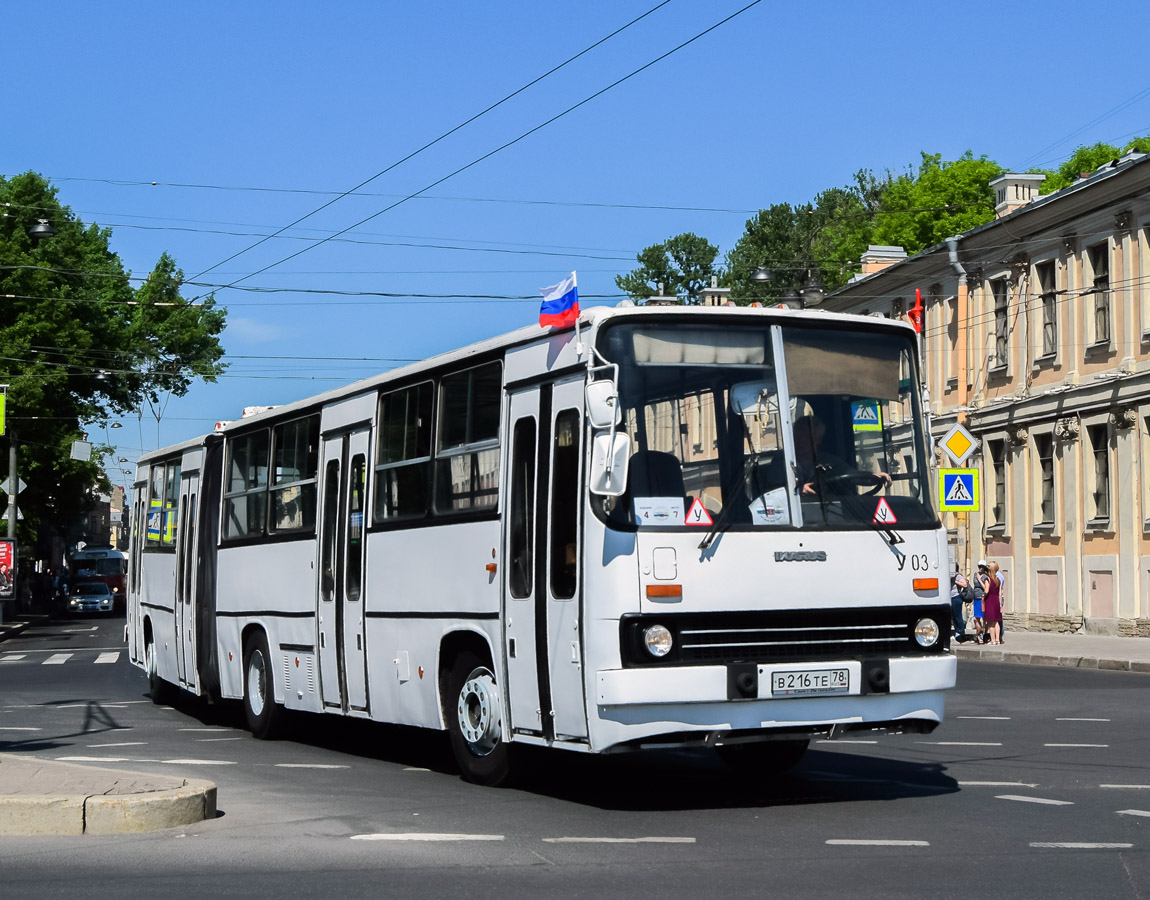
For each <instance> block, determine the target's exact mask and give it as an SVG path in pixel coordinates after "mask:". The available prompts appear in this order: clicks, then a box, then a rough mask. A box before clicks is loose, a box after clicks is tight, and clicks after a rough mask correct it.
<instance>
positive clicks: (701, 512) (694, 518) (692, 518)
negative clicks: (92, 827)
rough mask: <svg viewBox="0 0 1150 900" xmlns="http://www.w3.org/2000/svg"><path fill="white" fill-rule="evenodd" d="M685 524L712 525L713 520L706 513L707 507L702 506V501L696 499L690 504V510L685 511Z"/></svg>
mask: <svg viewBox="0 0 1150 900" xmlns="http://www.w3.org/2000/svg"><path fill="white" fill-rule="evenodd" d="M687 524H688V525H714V524H715V520H714V519H712V518H711V514H710V513H709V512H707V507H705V506H703V501H702V500H700V499H699V498H698V497H696V498H695V500H694V502H693V503H692V504H691V508H690V509H689V510H687Z"/></svg>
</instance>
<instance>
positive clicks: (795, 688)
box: [771, 669, 851, 697]
mask: <svg viewBox="0 0 1150 900" xmlns="http://www.w3.org/2000/svg"><path fill="white" fill-rule="evenodd" d="M850 687H851V681H850V671H849V670H847V669H801V670H798V671H795V672H772V673H771V696H773V697H801V696H810V695H812V694H847V693H850Z"/></svg>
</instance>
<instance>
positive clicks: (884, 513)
mask: <svg viewBox="0 0 1150 900" xmlns="http://www.w3.org/2000/svg"><path fill="white" fill-rule="evenodd" d="M897 521H898V519H896V518H895V516H894V510H892V509H891V508H890V504H889V503H887V502H886V497H881V498H879V501H878V506H876V507H875V508H874V522H875V524H876V525H894V524H895V523H896V522H897Z"/></svg>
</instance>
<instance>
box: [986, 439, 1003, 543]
mask: <svg viewBox="0 0 1150 900" xmlns="http://www.w3.org/2000/svg"><path fill="white" fill-rule="evenodd" d="M986 449H987V453H988V455H989V456H990V474H991V478H992V479H993V487H992V490H993V491H994V494H993V498H992V502H991V506H990V524H991V526H992V527H996V528H1004V527H1005V526H1006V441H987V442H986Z"/></svg>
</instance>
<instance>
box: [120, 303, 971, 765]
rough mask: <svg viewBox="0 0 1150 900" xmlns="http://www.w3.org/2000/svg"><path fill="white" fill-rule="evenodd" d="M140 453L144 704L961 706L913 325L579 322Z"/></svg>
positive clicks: (467, 735)
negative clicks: (148, 695) (947, 701)
mask: <svg viewBox="0 0 1150 900" xmlns="http://www.w3.org/2000/svg"><path fill="white" fill-rule="evenodd" d="M579 326H580V328H579V330H575V329H572V328H567V329H556V330H551V331H543V332H541V331H540V330H539V329H538V328H537V327H532V328H526V329H522V330H520V331H517V332H514V333H511V334H509V335H505V336H503V337H500V338H496V339H493V340H489V341H485V342H482V343H478V344H474V345H472V346H469V347H466V348H464V349H462V350H459V351H456V352H452V353H447V354H444V355H442V356H438V357H435V358H433V359H430V360H427V361H424V362H421V363H417V364H414V365H409V366H405V367H403V368H400V369H396V370H394V371H392V372H389V373H387V374H385V375H381V376H379V377H377V378H372V379H368V380H366V381H362V382H358V383H356V384H353V385H350V386H348V387H346V388H343V389H340V390H335V391H331V392H329V393H326V394H322V395H320V396H318V397H313V398H311V399H308V400H302V401H300V402H298V403H291V404H288V405H285V406H281V407H277V408H274V409H270V410H266V411H261V412H259V413H257V414H256V415H253V416H251V417H250V418H245V419H242V420H239V421H235V422H228V423H221V425H219V426H218V427H217V429H216V431H215V432H214V433H212V434H209V435H206V436H204V437H202V438H198V439H195V440H191V441H187V442H185V443H183V444H179V445H177V446H174V447H170V448H167V449H164V450H159V451H156V452H153V453H148V454H145V455H144V456H143V457H141V459H140V463H139V469H138V473H137V478H136V484H135V487H136V491H135V496H136V498H137V499H136V505H135V509H134V513H133V530H134V537H133V539H132V542H131V560H130V579H129V581H130V584H129V616H128V621H129V644H130V655H131V658H132V660H133V661H134V662H135V663H136V664H138V665H140V666H141V667H144V668H145V669H146V670H147V672H148V675H149V679H150V684H151V688H152V693H153V697H154V698H156V699H159V698H160V697H161V695H162V694H164V693H166V692H168V691H169V690H170V689H171V688H172V687H174V686H177V685H178V686H179V687H180V688H183V689H185V690H187V691H190V692H191V693H193V694H198V695H204V694H207V695H211V696H215V697H224V698H237V699H239V698H242V699H243V701H244V708H245V711H246V716H247V721H248V724H249V726H250V728H251V730H252V731H253V732H254V733H255V734H256V735H257V736H261V737H263V736H267V735H269V734H271V733H272V732H273V731H274V729H275V727H276V724H277V721H278V719H279V717H280V716H281V715H282V712H283V710H284V709H292V710H305V711H308V712H312V713H332V714H338V715H348V716H357V717H363V718H367V719H373V720H377V721H380V722H390V723H399V724H407V725H416V726H422V727H426V728H433V729H441V730H444V729H445V730H447V731H448V732H449V733H450V737H451V742H452V746H453V748H454V750H455V754H456V757H457V759H458V761H459V764H460V767H461V769H462V771H463V773H464V775H465V777H467V778H469V779H471V780H473V781H476V782H480V783H487V784H495V783H498V782H499V781H500V780H502V779H503V778H504V777H505V775H506V774H507V772H508V768H509V752H510V745H511V744H515V743H523V744H534V745H544V746H553V747H558V748H565V749H568V750H573V751H584V752H593V753H603V752H613V751H619V750H632V749H640V748H644V747H652V746H662V747H666V746H710V747H714V748H716V749H717V750H718V751H719V753H720V754H721V755H722V756H723V757H724V758H725V759H727V760H728V761H729V762H731V763H732V764H735V765H739V764H751V765H754V766H756V767H758V768H759V770H760V771H761V770H762V767H764V766H765V767H768V768H772V767H773V769H774V770H776V771H777V770H781V769H783V768H785V767H787V766H789V765H792V764H793V763H794V762H795V761H797V760H798V759H799V757H800V756H801V755H802V753H803V751H804V750H805V749H806V746H807V744H808V742H809V740H810V739H811V738H812V737H816V736H821V737H832V738H833V737H838V736H841V735H843V734H845V733H848V732H852V731H857V730H870V729H873V730H885V731H891V732H914V733H927V732H930V731H931V730H933V729H934V728H935V727H936V726H937V725H938V724H939V722H940V721H941V719H942V712H943V697H944V691H945V689H947V688H950V687H952V686H953V685H954V681H955V672H956V664H955V658H954V656H953V654H952V653H951V650H950V630H951V628H950V607H949V580H948V574H949V573H948V572H947V571H946V565H947V564H946V560H947V547H946V535H945V531H944V530H943V528H942V526H941V523H940V521H939V518H938V515H937V513H936V512H935V508H934V505H933V502H932V495H931V484H930V481H931V479H930V469H929V452H930V451H929V448H928V443H927V436H926V431H925V428H924V410H923V409H922V406H921V396H920V388H919V373H918V365H917V359H916V343H915V337H916V336H915V334H914V332H913V330H912V329H910V328H909V327H907V326H905V325H902V324H899V323H895V322H890V321H887V320H882V319H876V318H870V317H867V318H859V317H848V316H839V315H831V314H825V313H817V312H792V311H788V310H777V309H746V308H720V309H698V308H674V307H658V308H646V307H637V308H627V309H623V308H617V309H606V308H595V309H590V310H585V311H584V312H583V314H582V316H581V318H580V322H579Z"/></svg>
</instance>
